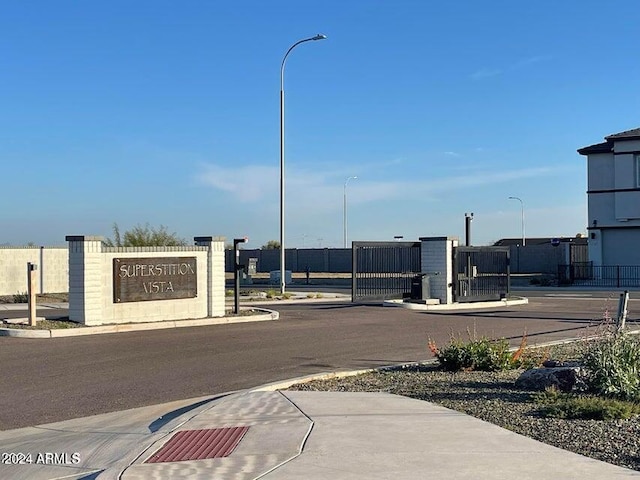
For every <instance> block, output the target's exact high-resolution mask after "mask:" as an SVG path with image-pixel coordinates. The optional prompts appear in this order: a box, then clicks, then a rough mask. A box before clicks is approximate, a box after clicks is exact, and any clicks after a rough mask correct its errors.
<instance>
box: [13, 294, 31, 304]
mask: <svg viewBox="0 0 640 480" xmlns="http://www.w3.org/2000/svg"><path fill="white" fill-rule="evenodd" d="M13 303H29V295H28V294H27V292H22V293H20V292H18V293H15V294H14V295H13Z"/></svg>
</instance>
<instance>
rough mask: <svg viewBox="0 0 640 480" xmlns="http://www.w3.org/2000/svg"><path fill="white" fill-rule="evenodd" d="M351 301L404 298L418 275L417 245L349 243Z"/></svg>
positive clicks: (414, 243)
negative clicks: (350, 254)
mask: <svg viewBox="0 0 640 480" xmlns="http://www.w3.org/2000/svg"><path fill="white" fill-rule="evenodd" d="M352 258H353V267H352V283H351V300H352V301H354V302H361V301H367V300H385V299H392V298H405V297H408V296H409V294H410V293H411V280H412V278H413V277H415V276H416V275H417V274H419V273H420V242H353V248H352Z"/></svg>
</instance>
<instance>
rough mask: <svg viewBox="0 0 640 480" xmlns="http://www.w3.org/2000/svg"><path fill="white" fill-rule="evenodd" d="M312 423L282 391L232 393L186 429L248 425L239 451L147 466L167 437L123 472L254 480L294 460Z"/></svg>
mask: <svg viewBox="0 0 640 480" xmlns="http://www.w3.org/2000/svg"><path fill="white" fill-rule="evenodd" d="M312 425H313V424H312V422H311V420H309V419H308V418H307V417H306V416H305V415H304V414H303V413H302V412H300V410H299V409H297V408H296V407H295V406H294V405H293V404H292V403H291V402H290V401H289V400H288V399H287V398H286V397H285V396H284V395H282V393H280V392H251V393H244V394H238V395H233V396H230V397H228V398H225V399H223V400H221V401H219V402H217V403H216V404H215V406H213V407H212V408H210V409H207V410H205V411H203V412H201V413H200V414H199V415H198V416H197V417H196V418H193V419H192V420H190V421H189V422H187V423H185V424H184V425H182V426H181V428H180V429H181V430H198V429H205V428H221V427H237V426H248V427H249V430H248V431H247V433H246V434H245V436H244V437H243V439H242V440H241V441H240V443H239V444H238V446H237V447H236V449H235V450H234V451H233V452H232V453H231V454H230V455H229V456H228V457H225V458H212V459H207V460H194V461H182V462H167V463H153V464H146V463H144V462H145V460H146V459H147V458H149V457H150V456H151V455H153V453H154V452H156V451H157V450H159V449H160V448H162V446H163V445H164V444H165V443H166V442H167V441H169V439H170V438H171V437H170V436H167V437H165V438H163V439H161V440H159V441H157V442H156V443H155V444H154V445H153V446H151V447H150V448H148V449H147V450H146V451H145V453H144V454H143V455H141V456H140V457H139V458H138V459H137V460H136V461H135V462H134V464H133V465H131V466H129V467H127V468H126V469H125V470H124V472H123V473H122V476H121V478H122V480H143V479H148V478H157V479H165V478H166V479H169V478H171V479H189V480H190V479H210V478H224V479H236V480H249V479H254V478H258V477H260V476H261V475H264V474H266V473H268V472H269V471H271V470H273V469H277V468H278V467H279V466H280V465H282V464H284V463H286V462H287V461H289V460H291V459H293V458H295V457H296V456H298V455H299V454H300V452H301V451H302V446H303V445H304V442H305V440H306V438H307V437H308V435H309V432H310V430H311V427H312Z"/></svg>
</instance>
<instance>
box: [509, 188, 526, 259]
mask: <svg viewBox="0 0 640 480" xmlns="http://www.w3.org/2000/svg"><path fill="white" fill-rule="evenodd" d="M509 200H518V201H519V202H520V217H521V223H522V246H523V247H525V246H526V245H527V237H526V236H525V234H524V202H523V201H522V199H521V198H519V197H509Z"/></svg>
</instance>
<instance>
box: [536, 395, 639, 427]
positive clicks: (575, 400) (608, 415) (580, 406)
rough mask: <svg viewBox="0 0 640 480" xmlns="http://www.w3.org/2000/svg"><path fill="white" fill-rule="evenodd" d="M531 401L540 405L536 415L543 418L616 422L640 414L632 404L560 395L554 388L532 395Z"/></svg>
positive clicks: (623, 401)
mask: <svg viewBox="0 0 640 480" xmlns="http://www.w3.org/2000/svg"><path fill="white" fill-rule="evenodd" d="M532 399H533V401H534V402H535V403H537V404H539V405H541V408H540V409H539V410H538V413H539V414H540V415H541V416H543V417H549V418H565V419H583V420H618V419H626V418H630V417H632V416H634V415H638V414H639V413H640V405H638V404H637V403H634V402H629V401H625V400H618V399H615V398H606V397H598V396H588V395H573V394H570V393H561V392H559V391H558V390H557V389H556V388H548V389H546V390H545V391H544V392H539V393H534V394H533V395H532Z"/></svg>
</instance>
